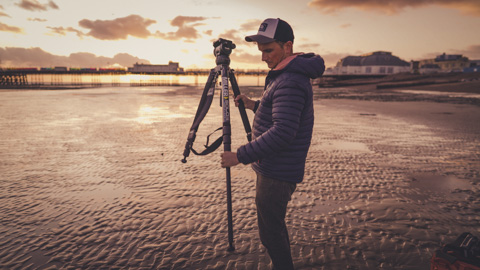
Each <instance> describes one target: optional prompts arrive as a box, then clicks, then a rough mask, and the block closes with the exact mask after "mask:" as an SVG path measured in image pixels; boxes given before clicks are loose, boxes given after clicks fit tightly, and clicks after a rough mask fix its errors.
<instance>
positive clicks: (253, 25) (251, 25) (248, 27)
mask: <svg viewBox="0 0 480 270" xmlns="http://www.w3.org/2000/svg"><path fill="white" fill-rule="evenodd" d="M262 22H263V21H261V20H248V21H246V22H245V23H243V24H241V25H240V30H241V31H258V27H259V26H260V24H261V23H262Z"/></svg>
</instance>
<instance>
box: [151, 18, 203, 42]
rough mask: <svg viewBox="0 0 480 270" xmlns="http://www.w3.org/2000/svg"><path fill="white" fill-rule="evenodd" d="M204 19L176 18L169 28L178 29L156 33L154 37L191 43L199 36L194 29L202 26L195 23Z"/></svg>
mask: <svg viewBox="0 0 480 270" xmlns="http://www.w3.org/2000/svg"><path fill="white" fill-rule="evenodd" d="M205 19H206V18H205V17H188V16H177V17H175V18H174V19H173V20H172V21H171V22H170V25H171V26H175V27H178V30H177V31H176V32H168V33H162V32H160V31H157V32H156V33H155V35H156V36H157V37H159V38H162V39H166V40H180V39H185V41H187V42H193V40H194V39H197V38H199V37H200V34H199V33H198V31H197V29H195V27H196V26H199V25H202V24H201V23H197V22H201V21H204V20H205Z"/></svg>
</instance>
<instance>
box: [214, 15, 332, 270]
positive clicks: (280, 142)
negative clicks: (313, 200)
mask: <svg viewBox="0 0 480 270" xmlns="http://www.w3.org/2000/svg"><path fill="white" fill-rule="evenodd" d="M245 40H246V41H248V42H256V43H257V45H258V49H259V50H260V51H261V52H262V61H265V62H266V63H267V65H268V67H269V68H270V69H271V70H270V71H269V73H268V75H267V77H266V79H265V88H264V92H263V96H262V98H261V100H258V101H253V100H251V99H249V98H247V97H246V96H244V95H239V96H238V97H237V98H236V99H235V104H236V105H237V106H238V102H239V100H242V101H243V102H244V104H245V107H246V108H248V109H251V110H253V111H254V112H255V117H254V120H253V139H252V141H251V142H249V143H248V144H246V145H243V146H241V147H239V148H238V149H237V152H236V153H235V152H224V153H222V154H221V158H222V160H221V165H222V167H231V166H235V165H237V164H239V163H243V164H250V163H251V164H252V168H253V170H254V171H255V172H256V173H257V183H256V198H255V203H256V205H257V217H258V228H259V234H260V239H261V241H262V244H263V245H264V246H265V248H266V249H267V251H268V254H269V256H270V258H271V260H272V263H273V267H274V268H275V269H293V262H292V256H291V252H290V241H289V238H288V231H287V227H286V224H285V215H286V211H287V204H288V201H290V199H291V195H292V194H293V192H294V191H295V188H296V184H297V183H300V182H302V180H303V176H304V171H305V160H306V157H307V152H308V148H309V147H310V141H311V138H312V130H313V120H314V113H313V93H312V85H311V82H310V80H311V79H313V78H317V77H319V76H321V75H322V74H323V72H324V70H325V65H324V61H323V59H322V58H321V57H320V56H318V55H315V54H312V53H310V54H294V53H293V41H294V35H293V30H292V28H291V27H290V25H289V24H288V23H287V22H285V21H283V20H281V19H266V20H265V21H264V22H263V23H262V24H261V25H260V28H259V30H258V33H257V35H252V36H247V37H245Z"/></svg>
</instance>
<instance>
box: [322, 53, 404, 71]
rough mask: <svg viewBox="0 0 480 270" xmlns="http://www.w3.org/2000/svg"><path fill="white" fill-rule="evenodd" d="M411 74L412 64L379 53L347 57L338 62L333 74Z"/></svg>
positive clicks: (388, 54) (390, 54) (387, 54)
mask: <svg viewBox="0 0 480 270" xmlns="http://www.w3.org/2000/svg"><path fill="white" fill-rule="evenodd" d="M401 72H410V64H409V63H408V62H406V61H404V60H402V59H400V58H398V57H397V56H394V55H392V53H391V52H385V51H377V52H372V53H369V54H364V55H361V56H347V57H345V58H342V59H340V61H338V63H337V65H336V66H335V68H333V70H332V73H333V74H339V75H340V74H349V75H351V74H354V75H388V74H394V73H401Z"/></svg>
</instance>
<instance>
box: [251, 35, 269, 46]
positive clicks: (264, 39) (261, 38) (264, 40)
mask: <svg viewBox="0 0 480 270" xmlns="http://www.w3.org/2000/svg"><path fill="white" fill-rule="evenodd" d="M245 40H246V41H248V42H252V41H255V42H257V43H260V44H264V43H270V42H274V41H275V39H273V38H269V37H266V36H262V35H252V36H247V37H245Z"/></svg>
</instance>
